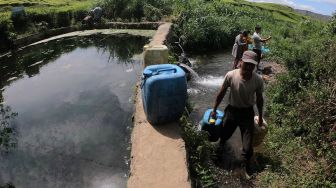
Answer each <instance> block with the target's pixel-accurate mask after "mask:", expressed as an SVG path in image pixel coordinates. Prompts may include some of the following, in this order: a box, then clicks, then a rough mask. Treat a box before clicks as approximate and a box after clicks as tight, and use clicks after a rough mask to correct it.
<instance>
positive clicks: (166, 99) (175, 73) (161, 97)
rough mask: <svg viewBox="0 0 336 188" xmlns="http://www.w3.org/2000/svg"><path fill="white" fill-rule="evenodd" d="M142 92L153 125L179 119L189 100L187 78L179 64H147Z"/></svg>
mask: <svg viewBox="0 0 336 188" xmlns="http://www.w3.org/2000/svg"><path fill="white" fill-rule="evenodd" d="M141 94H142V101H143V107H144V111H145V113H146V116H147V120H148V122H150V123H151V124H152V125H155V124H165V123H169V122H173V121H177V120H178V119H179V118H180V117H181V116H182V113H183V111H184V107H185V105H186V101H187V80H186V78H185V73H184V71H183V70H182V69H181V68H180V67H179V66H177V65H173V64H160V65H150V66H147V67H146V68H145V70H144V72H143V77H142V83H141Z"/></svg>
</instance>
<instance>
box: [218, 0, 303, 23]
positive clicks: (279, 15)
mask: <svg viewBox="0 0 336 188" xmlns="http://www.w3.org/2000/svg"><path fill="white" fill-rule="evenodd" d="M223 2H226V3H231V4H234V5H236V6H242V7H244V6H249V7H253V8H259V9H260V11H262V12H265V11H267V12H271V13H272V14H273V15H274V18H276V19H278V20H279V21H285V22H288V21H289V22H293V23H297V22H298V21H300V20H302V19H307V17H306V16H303V15H301V14H300V13H297V12H295V11H294V9H293V8H291V7H288V6H284V5H279V4H273V3H251V2H247V1H243V0H240V1H232V0H224V1H223Z"/></svg>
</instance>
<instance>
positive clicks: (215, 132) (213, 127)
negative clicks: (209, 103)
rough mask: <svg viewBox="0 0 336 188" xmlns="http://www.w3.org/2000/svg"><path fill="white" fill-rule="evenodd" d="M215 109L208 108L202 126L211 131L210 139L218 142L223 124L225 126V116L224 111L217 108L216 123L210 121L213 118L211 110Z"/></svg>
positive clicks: (203, 128)
mask: <svg viewBox="0 0 336 188" xmlns="http://www.w3.org/2000/svg"><path fill="white" fill-rule="evenodd" d="M212 111H213V109H208V110H207V111H206V112H205V113H204V115H203V119H202V122H201V128H202V130H204V131H207V132H208V133H209V141H211V142H216V141H217V140H218V138H219V136H220V129H221V126H223V118H224V112H222V111H220V110H216V121H215V123H214V124H211V123H210V119H211V116H210V114H211V112H212Z"/></svg>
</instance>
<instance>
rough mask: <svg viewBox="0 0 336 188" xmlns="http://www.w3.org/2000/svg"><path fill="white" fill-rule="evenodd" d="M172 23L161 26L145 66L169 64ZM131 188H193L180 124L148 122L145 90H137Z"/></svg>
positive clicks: (147, 51) (146, 52) (147, 48)
mask: <svg viewBox="0 0 336 188" xmlns="http://www.w3.org/2000/svg"><path fill="white" fill-rule="evenodd" d="M170 28H171V23H164V24H162V25H160V26H159V28H158V30H157V32H156V34H155V35H154V37H153V40H152V41H151V42H150V44H148V45H146V46H144V66H148V65H151V64H162V63H168V48H167V47H166V46H165V45H164V43H165V41H166V38H167V36H168V34H169V32H170ZM131 139H132V151H131V172H130V177H129V179H128V182H127V187H129V188H142V187H146V188H151V187H161V188H165V187H167V188H171V187H179V188H189V187H191V183H190V180H189V174H188V165H187V158H186V149H185V143H184V141H183V139H182V137H181V130H180V127H179V125H178V123H177V122H175V123H170V124H166V125H160V126H153V125H151V124H150V123H149V122H148V121H147V120H146V115H145V112H144V110H143V106H142V98H141V89H140V87H137V90H136V102H135V115H134V128H133V132H132V138H131Z"/></svg>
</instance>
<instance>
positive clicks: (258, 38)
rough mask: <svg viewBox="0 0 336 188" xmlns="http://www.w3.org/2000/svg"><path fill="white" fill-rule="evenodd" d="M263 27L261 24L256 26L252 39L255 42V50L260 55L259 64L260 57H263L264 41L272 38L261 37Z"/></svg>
mask: <svg viewBox="0 0 336 188" xmlns="http://www.w3.org/2000/svg"><path fill="white" fill-rule="evenodd" d="M260 34H261V27H260V26H259V25H257V26H256V27H255V32H254V33H253V36H252V39H253V43H254V47H253V51H254V52H255V53H256V54H257V55H258V60H257V62H258V65H259V63H260V59H261V49H262V43H265V42H266V41H268V40H270V39H271V38H272V37H271V36H270V37H268V38H264V39H263V38H261V35H260ZM258 65H257V68H258Z"/></svg>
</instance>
